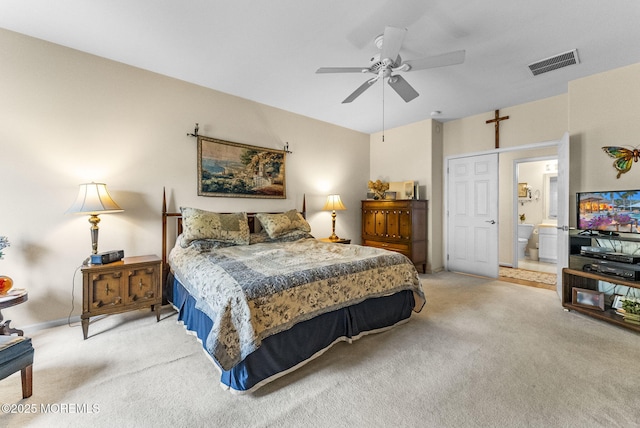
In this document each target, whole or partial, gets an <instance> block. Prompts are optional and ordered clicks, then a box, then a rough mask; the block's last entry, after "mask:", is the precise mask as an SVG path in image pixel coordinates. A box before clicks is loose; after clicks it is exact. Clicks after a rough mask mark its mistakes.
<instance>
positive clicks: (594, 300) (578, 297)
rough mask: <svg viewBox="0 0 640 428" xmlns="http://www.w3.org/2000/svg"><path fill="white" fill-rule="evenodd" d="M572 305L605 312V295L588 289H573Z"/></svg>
mask: <svg viewBox="0 0 640 428" xmlns="http://www.w3.org/2000/svg"><path fill="white" fill-rule="evenodd" d="M572 297H573V298H572V303H573V304H574V305H575V306H580V307H581V308H589V309H599V310H601V311H604V293H602V292H600V291H595V290H588V289H586V288H573V296H572Z"/></svg>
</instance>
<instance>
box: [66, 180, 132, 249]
mask: <svg viewBox="0 0 640 428" xmlns="http://www.w3.org/2000/svg"><path fill="white" fill-rule="evenodd" d="M122 211H124V210H123V209H122V208H120V207H119V206H118V204H116V202H115V201H114V200H113V198H112V197H111V195H109V192H108V191H107V185H106V184H104V183H84V184H81V185H80V189H79V190H78V196H77V197H76V200H75V202H74V203H73V205H71V207H70V208H69V209H68V210H67V214H88V215H89V223H91V229H90V231H91V253H92V254H98V223H100V218H99V217H98V214H108V213H119V212H122Z"/></svg>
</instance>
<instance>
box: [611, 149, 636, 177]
mask: <svg viewBox="0 0 640 428" xmlns="http://www.w3.org/2000/svg"><path fill="white" fill-rule="evenodd" d="M602 150H604V151H605V153H606V154H608V155H609V156H610V157H612V158H615V160H614V161H613V167H614V168H615V169H617V170H618V175H617V176H616V178H620V176H621V175H622V174H624V173H625V172H627V171H629V170H630V169H631V166H632V165H633V163H634V162H638V158H640V151H639V150H638V149H637V148H632V149H628V148H624V147H617V146H606V147H603V148H602Z"/></svg>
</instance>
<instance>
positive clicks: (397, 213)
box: [362, 199, 428, 273]
mask: <svg viewBox="0 0 640 428" xmlns="http://www.w3.org/2000/svg"><path fill="white" fill-rule="evenodd" d="M427 204H428V201H423V200H412V199H408V200H395V201H387V200H380V201H372V200H367V201H362V245H366V246H370V247H378V248H384V249H386V250H391V251H397V252H399V253H402V254H404V255H405V256H407V257H409V259H411V261H412V262H413V264H415V265H416V266H420V265H422V272H423V273H426V272H427Z"/></svg>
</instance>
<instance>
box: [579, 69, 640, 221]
mask: <svg viewBox="0 0 640 428" xmlns="http://www.w3.org/2000/svg"><path fill="white" fill-rule="evenodd" d="M569 111H570V114H569V125H570V126H569V129H570V130H571V145H570V147H571V156H570V157H571V169H570V179H569V195H570V204H569V207H570V212H569V220H570V224H571V225H572V226H575V223H576V220H575V193H576V192H580V191H584V192H588V191H606V190H634V189H639V188H640V164H638V163H634V164H633V166H632V167H631V170H630V171H629V172H627V173H625V174H622V175H621V176H620V178H619V179H618V178H616V175H617V172H616V170H615V169H614V168H613V159H612V158H610V157H609V156H607V154H606V153H605V152H604V151H603V150H602V147H603V146H625V147H629V148H634V147H638V146H640V138H639V136H640V120H639V114H640V64H634V65H630V66H628V67H623V68H619V69H616V70H612V71H609V72H606V73H600V74H596V75H593V76H589V77H585V78H583V79H579V80H575V81H573V82H571V83H570V84H569Z"/></svg>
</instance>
